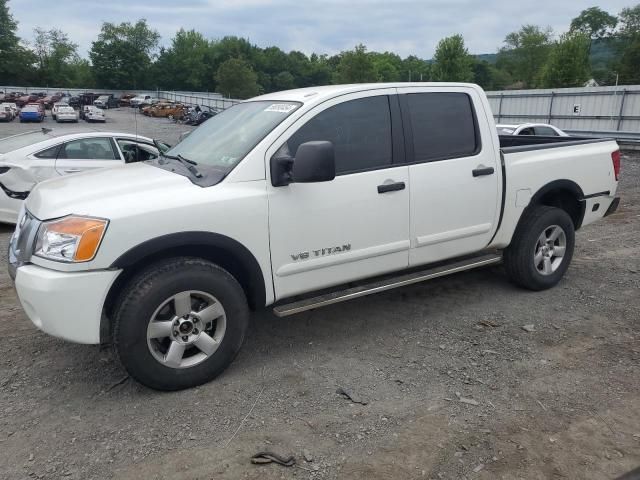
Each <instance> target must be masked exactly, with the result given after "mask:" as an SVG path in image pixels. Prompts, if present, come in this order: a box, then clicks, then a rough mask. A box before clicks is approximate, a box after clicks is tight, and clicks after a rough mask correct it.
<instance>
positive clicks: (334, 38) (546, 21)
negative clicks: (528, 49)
mask: <svg viewBox="0 0 640 480" xmlns="http://www.w3.org/2000/svg"><path fill="white" fill-rule="evenodd" d="M636 2H637V0H607V1H606V2H603V3H602V4H601V5H600V6H601V8H603V9H605V10H606V11H608V12H609V13H613V14H617V13H619V12H620V10H622V8H624V7H627V6H632V5H634V4H635V3H636ZM592 6H594V0H533V1H517V0H484V1H481V0H422V1H420V0H396V1H393V0H388V1H379V0H347V1H338V0H321V1H316V0H307V1H305V0H298V1H295V0H271V1H269V0H186V1H180V0H103V1H99V2H98V1H95V0H55V1H53V2H52V1H51V0H10V1H9V8H10V10H11V12H12V14H13V16H14V19H15V20H17V21H18V34H19V36H20V37H21V38H23V39H25V40H29V39H31V38H32V37H33V28H34V27H42V28H54V27H55V28H60V29H62V30H63V31H65V32H66V33H67V34H68V35H69V37H70V39H71V40H72V41H73V42H75V43H77V44H78V45H79V53H80V54H81V55H82V56H86V55H87V52H88V50H89V49H90V48H91V42H92V41H94V40H95V39H96V37H97V35H98V33H99V32H100V26H101V24H102V22H104V21H108V22H116V23H120V22H124V21H132V22H135V21H136V20H137V19H139V18H146V19H147V21H148V23H149V24H150V25H151V26H152V27H153V28H155V29H156V30H157V31H158V32H159V33H160V35H161V36H162V40H161V45H169V44H170V42H171V37H173V35H174V34H175V32H176V31H177V30H178V29H180V28H181V27H182V28H184V29H186V30H190V29H194V30H197V31H199V32H201V33H203V34H204V35H205V36H206V37H208V38H221V37H224V36H226V35H236V36H241V37H245V38H248V39H249V40H250V41H251V43H254V44H256V45H258V46H260V47H267V46H272V45H275V46H278V47H280V48H282V49H283V50H285V51H290V50H299V51H302V52H304V53H306V54H311V53H318V54H329V55H333V54H335V53H339V52H341V51H343V50H349V49H352V48H353V47H354V46H355V45H357V44H359V43H363V44H364V45H366V46H367V48H368V49H369V50H374V51H390V52H394V53H397V54H399V55H400V56H402V57H406V56H408V55H416V56H418V57H420V58H425V59H428V58H431V57H432V56H433V53H434V51H435V48H436V45H437V43H438V41H439V40H440V39H442V38H444V37H447V36H450V35H453V34H456V33H460V34H462V35H463V37H464V39H465V43H466V45H467V48H468V49H469V52H470V53H472V54H480V53H495V52H497V50H498V49H499V48H500V46H501V44H502V41H503V40H504V37H505V36H506V35H507V34H508V33H509V32H512V31H515V30H518V29H519V28H520V26H521V25H524V24H535V25H540V26H550V27H551V28H553V30H554V31H555V32H557V33H562V32H564V31H566V30H567V29H568V25H569V23H570V22H571V19H572V18H574V17H575V16H577V15H578V14H579V13H580V11H581V10H583V9H585V8H589V7H592ZM55 12H57V14H56V13H55ZM52 20H53V21H52Z"/></svg>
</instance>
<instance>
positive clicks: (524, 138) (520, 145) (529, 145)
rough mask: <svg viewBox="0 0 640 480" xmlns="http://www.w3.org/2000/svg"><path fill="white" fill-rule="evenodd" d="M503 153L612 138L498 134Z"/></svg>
mask: <svg viewBox="0 0 640 480" xmlns="http://www.w3.org/2000/svg"><path fill="white" fill-rule="evenodd" d="M498 138H499V139H500V149H501V150H502V152H503V153H516V152H528V151H531V150H543V149H546V148H558V147H567V146H571V145H584V144H587V143H599V142H610V141H611V140H612V139H611V138H593V137H543V136H536V135H498Z"/></svg>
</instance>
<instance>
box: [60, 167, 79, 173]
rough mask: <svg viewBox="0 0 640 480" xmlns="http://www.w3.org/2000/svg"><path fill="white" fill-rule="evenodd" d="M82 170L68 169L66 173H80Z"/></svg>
mask: <svg viewBox="0 0 640 480" xmlns="http://www.w3.org/2000/svg"><path fill="white" fill-rule="evenodd" d="M81 171H82V170H81V169H79V168H67V169H66V170H65V171H64V173H78V172H81Z"/></svg>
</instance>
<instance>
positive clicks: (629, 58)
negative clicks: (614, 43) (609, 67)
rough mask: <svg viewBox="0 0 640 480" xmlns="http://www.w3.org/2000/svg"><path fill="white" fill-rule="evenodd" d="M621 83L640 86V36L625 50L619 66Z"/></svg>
mask: <svg viewBox="0 0 640 480" xmlns="http://www.w3.org/2000/svg"><path fill="white" fill-rule="evenodd" d="M617 68H618V74H619V78H618V81H619V83H622V84H625V85H637V84H640V36H636V37H635V38H634V39H633V40H631V42H630V43H629V44H628V45H627V47H626V48H625V49H624V51H623V53H622V56H621V57H620V60H619V62H618V65H617Z"/></svg>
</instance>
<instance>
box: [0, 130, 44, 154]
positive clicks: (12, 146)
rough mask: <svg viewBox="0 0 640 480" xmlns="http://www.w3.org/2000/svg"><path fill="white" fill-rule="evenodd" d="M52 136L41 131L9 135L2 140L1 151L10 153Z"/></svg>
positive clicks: (0, 141) (0, 142) (0, 143)
mask: <svg viewBox="0 0 640 480" xmlns="http://www.w3.org/2000/svg"><path fill="white" fill-rule="evenodd" d="M49 138H50V137H49V136H48V135H44V134H43V133H42V132H41V131H37V132H29V133H23V134H20V135H14V136H13V137H7V138H3V139H2V140H0V153H9V152H12V151H14V150H17V149H19V148H22V147H26V146H27V145H31V144H33V143H36V142H41V141H42V140H48V139H49Z"/></svg>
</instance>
